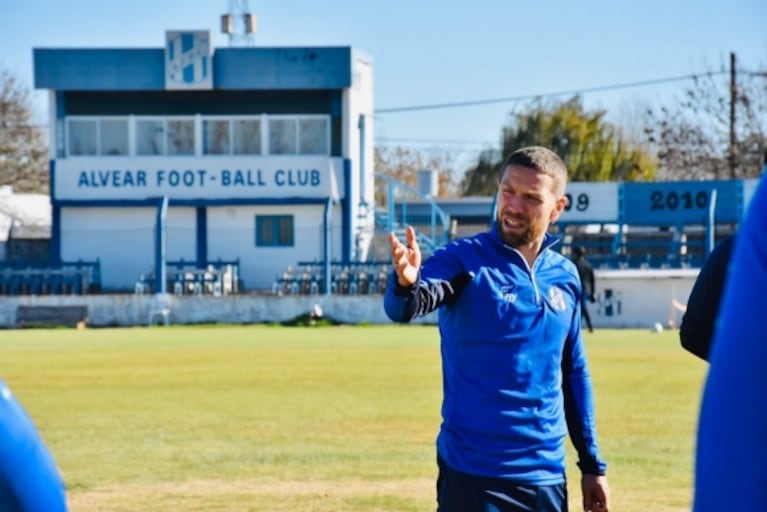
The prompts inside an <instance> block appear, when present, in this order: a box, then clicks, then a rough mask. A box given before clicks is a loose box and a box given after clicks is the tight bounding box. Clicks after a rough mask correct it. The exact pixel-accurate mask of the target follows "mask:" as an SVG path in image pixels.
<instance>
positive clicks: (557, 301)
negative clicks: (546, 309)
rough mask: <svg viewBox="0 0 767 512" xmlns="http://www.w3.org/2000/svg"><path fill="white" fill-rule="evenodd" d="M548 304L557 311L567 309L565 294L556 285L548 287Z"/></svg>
mask: <svg viewBox="0 0 767 512" xmlns="http://www.w3.org/2000/svg"><path fill="white" fill-rule="evenodd" d="M549 304H550V305H551V307H552V308H554V309H556V310H559V311H565V310H566V309H567V302H566V301H565V294H564V293H563V292H562V290H561V289H559V288H557V287H556V286H552V287H551V288H549Z"/></svg>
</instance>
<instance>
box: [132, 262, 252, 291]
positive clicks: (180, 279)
mask: <svg viewBox="0 0 767 512" xmlns="http://www.w3.org/2000/svg"><path fill="white" fill-rule="evenodd" d="M239 268H240V262H239V260H234V261H223V260H215V261H210V262H205V263H204V264H203V265H202V266H198V265H197V262H194V261H184V260H178V261H168V262H166V273H167V280H166V291H167V292H169V293H173V294H175V295H213V296H216V297H219V296H222V295H231V294H235V293H238V292H239V290H240V289H241V285H240V277H239V272H240V271H239ZM156 287H157V283H156V279H155V276H154V274H153V273H147V274H141V276H139V278H138V280H137V281H136V284H135V286H134V292H135V293H136V294H152V293H155V292H156V291H157V290H155V288H156Z"/></svg>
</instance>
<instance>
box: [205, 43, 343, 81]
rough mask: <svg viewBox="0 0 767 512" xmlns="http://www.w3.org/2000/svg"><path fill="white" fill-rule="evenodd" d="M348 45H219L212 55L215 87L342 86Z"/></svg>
mask: <svg viewBox="0 0 767 512" xmlns="http://www.w3.org/2000/svg"><path fill="white" fill-rule="evenodd" d="M351 66H352V59H351V48H349V47H339V48H262V49H251V48H223V49H217V50H216V53H215V55H214V57H213V83H214V84H215V85H214V86H215V88H216V89H252V90H259V89H345V88H348V87H350V86H351V81H352V70H351Z"/></svg>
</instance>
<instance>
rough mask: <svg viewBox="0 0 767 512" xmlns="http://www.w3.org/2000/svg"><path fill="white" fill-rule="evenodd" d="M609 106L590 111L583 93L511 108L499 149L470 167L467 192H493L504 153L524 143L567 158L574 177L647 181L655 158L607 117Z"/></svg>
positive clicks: (571, 175)
mask: <svg viewBox="0 0 767 512" xmlns="http://www.w3.org/2000/svg"><path fill="white" fill-rule="evenodd" d="M604 117H605V111H603V110H597V111H594V112H587V111H585V110H584V108H583V105H582V103H581V99H580V97H578V96H575V97H573V98H571V99H569V100H567V101H564V102H559V103H553V104H547V103H544V102H543V101H542V100H538V101H535V102H533V103H531V104H530V105H528V107H527V108H525V109H524V110H523V111H521V112H518V113H515V114H512V116H511V121H510V123H509V124H508V125H507V126H506V127H504V128H503V148H502V151H501V154H500V155H497V156H494V155H492V154H490V153H484V154H483V155H482V156H480V159H479V162H478V164H477V165H476V166H475V167H473V168H472V169H470V170H469V171H467V173H466V177H465V179H464V182H463V193H464V195H489V194H494V193H495V191H496V187H497V182H498V178H499V175H500V170H501V166H502V164H503V160H502V159H503V158H505V157H506V156H508V155H509V154H511V153H512V152H513V151H515V150H517V149H519V148H521V147H524V146H533V145H536V146H545V147H548V148H550V149H551V150H553V151H555V152H556V153H557V154H558V155H559V156H560V157H561V158H562V159H563V160H564V162H565V164H566V165H567V168H568V170H569V173H570V175H569V177H570V180H571V181H644V180H651V179H652V178H653V177H654V175H655V169H656V164H655V162H654V161H653V159H652V157H651V156H650V155H649V154H648V153H646V152H645V151H644V150H643V149H642V148H641V147H639V146H637V145H634V144H631V143H629V142H628V141H626V140H625V138H624V136H623V135H622V132H621V130H620V129H619V128H618V127H616V126H614V125H612V124H610V123H609V122H607V121H606V120H605V119H604Z"/></svg>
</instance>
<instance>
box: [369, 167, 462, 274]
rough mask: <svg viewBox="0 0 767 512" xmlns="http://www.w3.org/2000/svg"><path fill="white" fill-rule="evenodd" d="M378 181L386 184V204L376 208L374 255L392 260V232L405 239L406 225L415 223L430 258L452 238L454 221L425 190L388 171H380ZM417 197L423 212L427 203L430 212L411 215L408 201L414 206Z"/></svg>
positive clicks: (426, 255) (417, 234)
mask: <svg viewBox="0 0 767 512" xmlns="http://www.w3.org/2000/svg"><path fill="white" fill-rule="evenodd" d="M375 177H376V179H377V180H379V181H378V183H381V184H384V185H385V186H386V203H387V204H386V208H382V207H379V208H376V210H375V226H376V234H375V236H374V238H373V244H372V253H373V254H372V255H373V258H375V259H378V260H388V259H389V258H390V254H389V243H388V240H387V237H388V235H389V233H394V234H395V235H397V237H398V238H399V239H400V240H401V241H403V242H404V241H405V228H406V227H407V226H412V227H413V228H414V229H415V232H416V240H417V242H418V245H419V247H420V248H421V254H422V256H423V259H426V258H428V257H429V256H430V255H431V254H432V253H433V252H434V251H435V250H436V249H437V248H438V247H440V246H442V245H444V244H446V243H447V242H448V241H449V240H450V221H449V219H448V216H447V214H446V213H445V212H444V211H443V210H442V209H441V208H440V207H439V206H438V205H437V203H436V202H434V200H433V199H432V198H431V197H430V196H427V195H424V194H421V193H420V192H418V191H417V190H415V189H414V188H412V187H411V186H410V185H408V184H407V183H404V182H402V181H399V180H397V179H396V178H393V177H391V176H389V175H386V174H381V173H376V175H375ZM414 201H417V202H418V208H419V209H420V210H421V212H420V213H423V210H424V206H426V208H427V211H428V214H427V215H423V214H421V215H413V214H412V213H411V214H410V215H408V204H410V205H411V209H412V208H414V207H413V203H414Z"/></svg>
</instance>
